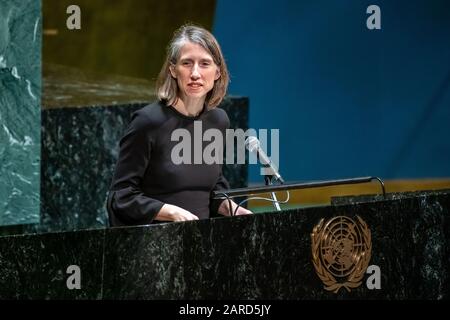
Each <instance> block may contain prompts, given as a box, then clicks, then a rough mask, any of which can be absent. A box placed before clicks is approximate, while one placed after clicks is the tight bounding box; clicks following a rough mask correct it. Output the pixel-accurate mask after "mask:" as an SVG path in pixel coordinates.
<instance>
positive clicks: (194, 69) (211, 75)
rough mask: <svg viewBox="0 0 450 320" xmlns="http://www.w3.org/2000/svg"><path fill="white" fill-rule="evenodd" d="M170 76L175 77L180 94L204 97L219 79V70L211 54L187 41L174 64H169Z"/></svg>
mask: <svg viewBox="0 0 450 320" xmlns="http://www.w3.org/2000/svg"><path fill="white" fill-rule="evenodd" d="M170 73H171V74H172V77H174V78H175V79H177V82H178V88H179V90H180V93H181V95H184V96H186V97H189V98H205V97H206V94H207V93H208V92H209V91H211V89H212V88H213V87H214V81H215V80H217V79H219V77H220V70H219V67H217V65H216V64H215V63H214V61H213V58H212V56H211V55H210V54H209V53H208V52H207V51H206V50H205V49H203V47H202V46H200V45H198V44H195V43H192V42H188V43H186V44H185V45H184V46H183V47H182V48H181V51H180V57H179V59H178V61H177V63H176V64H175V65H171V66H170Z"/></svg>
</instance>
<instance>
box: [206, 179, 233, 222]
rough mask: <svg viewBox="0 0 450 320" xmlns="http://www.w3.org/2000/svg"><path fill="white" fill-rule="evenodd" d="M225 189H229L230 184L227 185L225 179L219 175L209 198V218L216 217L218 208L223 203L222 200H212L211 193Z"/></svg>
mask: <svg viewBox="0 0 450 320" xmlns="http://www.w3.org/2000/svg"><path fill="white" fill-rule="evenodd" d="M227 189H230V184H229V183H228V181H227V179H226V178H225V177H224V176H223V174H222V173H221V174H220V176H219V179H217V182H216V185H215V186H214V188H213V189H212V191H211V198H210V204H209V209H210V211H211V216H218V210H219V207H220V205H221V203H222V201H224V200H214V199H213V193H212V192H213V191H221V190H227Z"/></svg>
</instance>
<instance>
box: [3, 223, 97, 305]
mask: <svg viewBox="0 0 450 320" xmlns="http://www.w3.org/2000/svg"><path fill="white" fill-rule="evenodd" d="M104 232H105V230H98V231H95V230H92V231H83V232H79V233H77V232H67V233H65V232H61V233H48V234H41V235H17V236H9V237H0V299H99V298H101V296H102V292H101V290H102V287H101V283H102V282H101V279H102V271H103V270H102V263H103V260H102V258H103V244H104V241H103V240H104ZM71 265H77V266H78V267H80V270H81V289H79V290H78V289H72V290H69V289H68V288H67V285H66V281H67V278H68V277H69V276H70V274H68V273H67V268H68V267H69V266H71Z"/></svg>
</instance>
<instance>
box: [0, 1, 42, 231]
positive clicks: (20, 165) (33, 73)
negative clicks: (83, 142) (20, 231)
mask: <svg viewBox="0 0 450 320" xmlns="http://www.w3.org/2000/svg"><path fill="white" fill-rule="evenodd" d="M40 105H41V1H40V0H10V1H0V163H1V165H0V226H2V225H16V224H29V223H36V222H39V203H40V200H39V198H40V193H39V191H40V190H39V188H40V185H39V180H40V170H39V168H40V153H41V142H40V120H41V118H40V117H41V115H40Z"/></svg>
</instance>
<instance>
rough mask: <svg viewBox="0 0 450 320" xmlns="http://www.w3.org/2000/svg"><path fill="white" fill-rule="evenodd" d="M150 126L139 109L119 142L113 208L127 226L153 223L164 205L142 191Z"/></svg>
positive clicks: (149, 141) (147, 160) (149, 148)
mask: <svg viewBox="0 0 450 320" xmlns="http://www.w3.org/2000/svg"><path fill="white" fill-rule="evenodd" d="M151 129H152V128H151V125H149V121H148V119H147V116H146V115H145V114H141V113H140V111H137V112H135V113H134V114H133V117H132V121H131V123H130V126H129V127H128V129H127V131H126V133H125V135H124V136H123V138H122V139H121V141H120V151H119V159H118V161H117V165H116V169H115V173H114V179H113V183H112V188H111V189H112V192H113V199H112V203H111V207H112V208H111V209H112V211H113V213H114V215H115V216H116V217H117V218H118V219H119V220H120V221H121V222H123V223H124V224H126V225H139V224H149V223H151V222H152V220H153V219H154V218H155V216H156V215H157V213H158V212H159V210H160V209H161V207H162V206H163V205H164V203H162V202H161V201H158V200H156V199H153V198H149V197H147V196H146V195H145V194H144V193H143V192H142V190H141V185H142V179H143V177H144V174H145V171H146V169H147V167H148V164H149V160H150V155H151V148H152V138H153V137H152V133H151V132H152V130H151Z"/></svg>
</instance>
